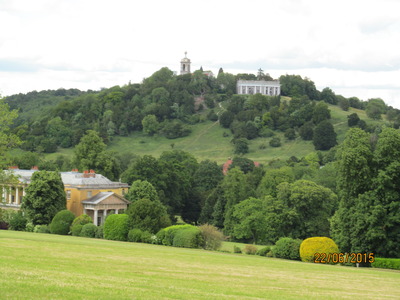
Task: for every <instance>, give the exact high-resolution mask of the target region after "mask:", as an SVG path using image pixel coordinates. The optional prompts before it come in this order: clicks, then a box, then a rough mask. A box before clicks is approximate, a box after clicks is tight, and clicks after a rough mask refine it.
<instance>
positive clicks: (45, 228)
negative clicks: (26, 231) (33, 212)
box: [33, 225, 50, 233]
mask: <svg viewBox="0 0 400 300" xmlns="http://www.w3.org/2000/svg"><path fill="white" fill-rule="evenodd" d="M33 232H36V233H50V228H49V226H48V225H36V226H35V228H33Z"/></svg>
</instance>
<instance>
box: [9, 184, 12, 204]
mask: <svg viewBox="0 0 400 300" xmlns="http://www.w3.org/2000/svg"><path fill="white" fill-rule="evenodd" d="M11 196H12V186H10V192H9V193H8V203H10V204H11V203H12V198H11Z"/></svg>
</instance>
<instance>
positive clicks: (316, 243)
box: [300, 237, 339, 262]
mask: <svg viewBox="0 0 400 300" xmlns="http://www.w3.org/2000/svg"><path fill="white" fill-rule="evenodd" d="M315 253H326V255H328V253H339V248H338V246H337V245H336V243H335V242H334V241H333V240H332V239H330V238H327V237H311V238H308V239H305V240H304V241H303V242H302V243H301V245H300V257H301V260H302V261H306V262H314V258H315Z"/></svg>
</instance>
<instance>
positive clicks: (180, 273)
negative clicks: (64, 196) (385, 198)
mask: <svg viewBox="0 0 400 300" xmlns="http://www.w3.org/2000/svg"><path fill="white" fill-rule="evenodd" d="M0 273H1V276H0V298H1V299H321V298H323V299H398V298H399V295H400V272H396V271H390V270H379V269H363V268H351V267H341V266H331V265H320V264H310V263H301V262H295V261H285V260H280V259H273V258H265V257H259V256H247V255H237V254H229V253H222V252H211V251H205V250H195V249H181V248H173V247H165V246H155V245H148V244H135V243H127V242H114V241H106V240H96V239H86V238H79V237H70V236H55V235H48V234H37V233H27V232H13V231H0Z"/></svg>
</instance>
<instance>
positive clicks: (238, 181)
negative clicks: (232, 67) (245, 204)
mask: <svg viewBox="0 0 400 300" xmlns="http://www.w3.org/2000/svg"><path fill="white" fill-rule="evenodd" d="M221 187H222V189H223V191H224V198H225V199H226V204H225V208H224V231H225V232H226V233H227V234H231V233H232V230H233V228H232V226H233V224H234V221H233V220H232V214H233V207H234V206H235V205H236V204H238V203H239V202H241V201H243V200H244V199H246V198H247V197H248V196H249V191H248V186H247V180H246V176H245V174H244V173H243V172H242V171H241V170H240V169H239V168H234V169H231V170H229V172H228V174H227V175H226V176H225V177H224V180H223V181H222V183H221Z"/></svg>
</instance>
